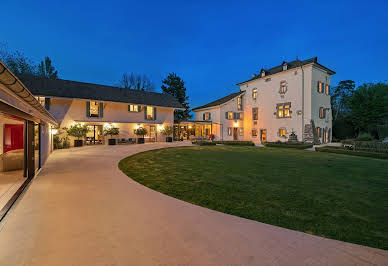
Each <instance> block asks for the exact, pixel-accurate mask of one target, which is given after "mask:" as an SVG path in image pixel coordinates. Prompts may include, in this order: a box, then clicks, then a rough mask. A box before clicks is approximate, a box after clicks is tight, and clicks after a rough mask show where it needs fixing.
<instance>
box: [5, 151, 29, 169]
mask: <svg viewBox="0 0 388 266" xmlns="http://www.w3.org/2000/svg"><path fill="white" fill-rule="evenodd" d="M23 163H24V149H18V150H12V151H9V152H6V153H3V154H1V155H0V172H6V171H12V170H21V169H23Z"/></svg>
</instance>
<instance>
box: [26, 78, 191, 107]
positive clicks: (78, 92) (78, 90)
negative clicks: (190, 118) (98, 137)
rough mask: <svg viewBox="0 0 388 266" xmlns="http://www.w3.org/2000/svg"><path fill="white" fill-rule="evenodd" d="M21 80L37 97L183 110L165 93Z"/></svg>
mask: <svg viewBox="0 0 388 266" xmlns="http://www.w3.org/2000/svg"><path fill="white" fill-rule="evenodd" d="M19 79H20V80H21V81H22V82H23V84H24V85H25V86H26V87H27V88H28V89H29V90H30V91H31V92H32V94H34V95H36V96H46V97H50V96H52V97H64V98H75V99H88V100H96V101H111V102H123V103H133V104H144V105H153V106H162V107H172V108H183V106H182V105H181V104H180V103H179V102H178V100H177V99H176V98H175V97H173V96H171V95H169V94H165V93H156V92H147V91H140V90H130V89H124V88H119V87H113V86H105V85H98V84H92V83H85V82H78V81H70V80H63V79H48V78H42V77H36V76H32V75H20V76H19Z"/></svg>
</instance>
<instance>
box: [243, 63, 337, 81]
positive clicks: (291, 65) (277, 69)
mask: <svg viewBox="0 0 388 266" xmlns="http://www.w3.org/2000/svg"><path fill="white" fill-rule="evenodd" d="M284 63H286V64H287V70H289V69H293V68H297V67H301V66H304V65H307V64H311V63H315V64H316V65H318V66H319V67H321V68H323V69H325V70H326V71H328V72H329V74H335V72H334V71H333V70H331V69H329V68H327V67H325V66H323V65H321V64H319V63H318V57H313V58H309V59H306V60H299V59H296V60H294V61H291V62H283V63H282V64H281V65H279V66H276V67H273V68H270V69H262V70H261V71H265V76H264V77H261V72H260V73H259V74H255V75H254V77H253V78H251V79H248V80H246V81H243V82H240V83H237V85H241V84H243V83H246V82H249V81H252V80H256V79H261V78H264V79H265V78H267V77H268V76H270V75H273V74H276V73H279V72H282V71H283V64H284Z"/></svg>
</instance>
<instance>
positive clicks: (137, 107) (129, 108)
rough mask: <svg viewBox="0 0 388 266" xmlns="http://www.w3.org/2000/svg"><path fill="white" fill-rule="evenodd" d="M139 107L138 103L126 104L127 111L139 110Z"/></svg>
mask: <svg viewBox="0 0 388 266" xmlns="http://www.w3.org/2000/svg"><path fill="white" fill-rule="evenodd" d="M140 109H141V107H140V106H139V105H133V104H130V105H128V112H140Z"/></svg>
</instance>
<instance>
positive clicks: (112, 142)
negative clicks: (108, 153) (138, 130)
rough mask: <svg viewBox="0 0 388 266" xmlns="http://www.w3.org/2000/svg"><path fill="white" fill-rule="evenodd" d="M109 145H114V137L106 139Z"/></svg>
mask: <svg viewBox="0 0 388 266" xmlns="http://www.w3.org/2000/svg"><path fill="white" fill-rule="evenodd" d="M108 144H109V145H116V139H108Z"/></svg>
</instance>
